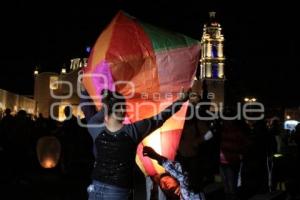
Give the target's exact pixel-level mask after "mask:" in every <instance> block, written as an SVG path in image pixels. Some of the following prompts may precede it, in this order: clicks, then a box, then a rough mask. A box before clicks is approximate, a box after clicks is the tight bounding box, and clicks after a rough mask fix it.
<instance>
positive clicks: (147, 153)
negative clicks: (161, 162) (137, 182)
mask: <svg viewBox="0 0 300 200" xmlns="http://www.w3.org/2000/svg"><path fill="white" fill-rule="evenodd" d="M143 155H144V156H148V157H149V158H152V159H155V160H158V159H159V158H160V157H161V156H160V155H159V154H158V153H156V152H155V151H154V149H152V148H151V147H148V146H145V147H144V148H143Z"/></svg>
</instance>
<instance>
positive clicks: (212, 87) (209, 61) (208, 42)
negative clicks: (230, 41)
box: [199, 12, 225, 106]
mask: <svg viewBox="0 0 300 200" xmlns="http://www.w3.org/2000/svg"><path fill="white" fill-rule="evenodd" d="M209 16H210V20H209V22H208V23H207V24H205V25H204V28H203V35H202V38H201V56H200V77H199V79H200V81H201V82H205V83H206V84H207V88H208V92H209V94H208V98H209V99H211V101H212V102H214V103H217V104H218V106H220V105H219V104H220V103H224V81H225V74H224V61H225V57H224V52H223V46H224V36H223V34H222V28H221V25H220V24H219V23H218V22H217V20H216V13H215V12H210V13H209Z"/></svg>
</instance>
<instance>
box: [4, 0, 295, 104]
mask: <svg viewBox="0 0 300 200" xmlns="http://www.w3.org/2000/svg"><path fill="white" fill-rule="evenodd" d="M10 2H11V3H9V4H6V5H2V6H1V8H2V10H1V16H0V17H1V19H0V20H1V26H2V27H1V43H0V44H1V49H2V51H1V54H0V57H1V75H0V88H3V89H7V90H10V91H13V92H17V93H20V94H32V92H33V90H32V89H33V76H32V73H33V69H34V66H36V65H38V66H40V67H41V70H42V71H59V69H60V67H61V66H62V65H63V64H67V65H69V60H70V59H71V58H73V57H83V56H87V54H86V52H85V47H86V46H88V45H91V46H92V45H93V44H94V42H95V40H96V39H97V37H98V36H99V34H100V33H101V31H102V30H103V28H104V27H105V26H106V25H107V24H108V23H109V21H110V20H111V19H112V17H113V16H114V15H115V14H116V12H117V11H118V10H119V9H123V10H124V11H126V12H128V13H129V14H131V15H133V16H136V17H138V18H139V19H141V20H143V21H145V22H148V23H151V24H153V25H156V26H160V27H163V28H166V29H170V30H173V31H176V32H180V33H184V34H186V35H188V36H190V37H193V38H195V39H198V40H200V38H201V35H202V28H203V24H204V23H205V22H206V21H207V20H208V11H211V10H215V11H217V17H218V19H219V22H220V23H221V25H222V27H223V33H224V36H225V40H226V41H225V56H226V58H227V61H226V66H225V67H226V77H227V79H228V81H227V86H228V88H229V90H228V93H227V94H228V95H230V96H234V97H235V96H238V97H239V96H245V95H254V96H255V97H257V98H258V99H259V100H261V101H264V102H267V103H270V104H274V105H293V106H294V105H295V106H298V105H299V104H300V94H299V92H297V87H298V86H299V84H298V82H299V79H298V77H299V67H300V66H299V63H300V62H299V61H298V59H297V58H298V54H299V47H298V46H299V45H300V44H299V43H300V42H299V30H297V29H298V27H297V26H298V25H299V21H298V19H297V15H298V12H299V11H297V6H296V5H295V4H296V3H292V2H288V1H283V2H281V3H268V5H261V1H249V3H247V2H240V3H234V4H235V5H232V4H233V3H232V4H226V3H225V2H222V3H217V2H214V3H207V2H205V1H191V0H185V1H180V2H178V3H176V2H174V1H166V0H161V1H155V0H153V1H149V0H145V1H136V2H134V1H128V0H119V1H117V0H111V1H108V2H110V3H103V2H105V1H102V0H101V1H100V0H99V1H98V2H99V3H98V4H96V3H94V2H93V3H91V2H90V3H89V2H87V1H82V3H75V2H71V3H69V4H67V5H65V4H63V3H45V2H44V1H40V3H38V4H37V3H35V4H34V3H32V4H31V3H28V1H15V2H13V1H10ZM210 2H211V1H210ZM226 2H227V1H226ZM199 3H201V4H200V5H199Z"/></svg>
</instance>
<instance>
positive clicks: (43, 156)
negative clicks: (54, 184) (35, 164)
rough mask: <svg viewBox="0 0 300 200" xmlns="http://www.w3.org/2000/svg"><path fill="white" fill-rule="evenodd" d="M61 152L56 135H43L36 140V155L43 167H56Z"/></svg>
mask: <svg viewBox="0 0 300 200" xmlns="http://www.w3.org/2000/svg"><path fill="white" fill-rule="evenodd" d="M60 153H61V145H60V142H59V141H58V139H57V138H56V137H53V136H45V137H42V138H40V139H39V140H38V143H37V156H38V160H39V162H40V165H41V166H42V167H43V168H46V169H50V168H54V167H56V165H57V163H58V161H59V158H60Z"/></svg>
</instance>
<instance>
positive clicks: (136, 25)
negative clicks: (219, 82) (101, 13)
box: [83, 12, 200, 175]
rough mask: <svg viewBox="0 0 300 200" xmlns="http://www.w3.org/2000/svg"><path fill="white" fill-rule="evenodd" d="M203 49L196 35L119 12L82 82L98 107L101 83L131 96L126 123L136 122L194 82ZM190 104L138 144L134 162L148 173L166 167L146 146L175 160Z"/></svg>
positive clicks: (97, 43)
mask: <svg viewBox="0 0 300 200" xmlns="http://www.w3.org/2000/svg"><path fill="white" fill-rule="evenodd" d="M199 51H200V43H199V41H197V40H194V39H191V38H189V37H186V36H184V35H181V34H178V33H171V32H168V31H166V30H162V29H159V28H157V27H154V26H151V25H149V24H145V23H143V22H140V21H139V20H137V19H136V18H133V17H131V16H128V15H126V14H124V13H123V12H119V13H118V14H117V15H116V16H115V17H114V19H113V20H112V22H111V23H110V24H109V25H108V27H107V28H106V29H105V30H104V31H103V32H102V34H101V35H100V37H99V38H98V40H97V41H96V44H95V45H94V47H93V49H92V51H91V54H90V57H89V59H88V66H87V68H85V71H84V74H83V84H84V86H85V88H86V90H87V91H88V93H89V96H91V97H92V98H93V100H94V102H95V104H96V105H97V107H98V108H99V107H100V106H101V103H100V98H99V94H100V92H101V90H102V89H103V88H108V89H110V90H113V91H118V92H120V93H121V94H123V95H124V96H127V98H126V101H127V103H128V104H129V106H128V107H127V117H128V118H127V119H128V120H127V122H129V123H132V122H135V121H137V120H141V119H144V118H146V117H150V116H153V115H156V114H158V113H159V112H160V111H162V110H163V109H164V108H166V107H167V106H169V105H170V104H171V103H172V102H174V101H175V100H176V99H177V97H178V93H179V92H180V89H181V88H182V87H183V88H185V89H188V88H190V87H191V86H192V83H193V78H194V77H195V73H196V67H197V64H198V60H199V57H198V56H199V55H200V53H199ZM128 82H130V83H128ZM186 108H187V107H186V105H185V106H184V107H183V108H182V109H181V110H180V111H179V112H178V113H177V114H176V115H175V116H176V117H177V118H176V117H175V116H173V117H171V118H170V119H169V120H168V121H167V122H166V123H165V124H164V126H163V127H161V128H160V129H158V130H155V131H154V132H153V133H152V134H150V135H149V136H148V137H146V138H145V139H144V140H143V141H142V142H141V143H140V144H139V146H138V149H137V156H136V162H137V164H138V166H139V167H140V169H141V170H142V171H143V172H144V173H145V175H155V174H157V173H159V174H160V173H162V172H163V169H162V167H161V166H159V165H158V164H157V163H156V162H155V161H152V160H150V159H149V158H148V157H143V155H142V147H143V146H144V145H148V146H151V147H153V148H154V149H155V150H156V151H157V152H158V153H160V154H162V155H164V156H166V157H168V158H169V159H174V157H175V152H176V150H177V147H178V143H179V140H180V136H181V131H182V129H183V125H184V116H185V113H186ZM178 117H180V119H178Z"/></svg>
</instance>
